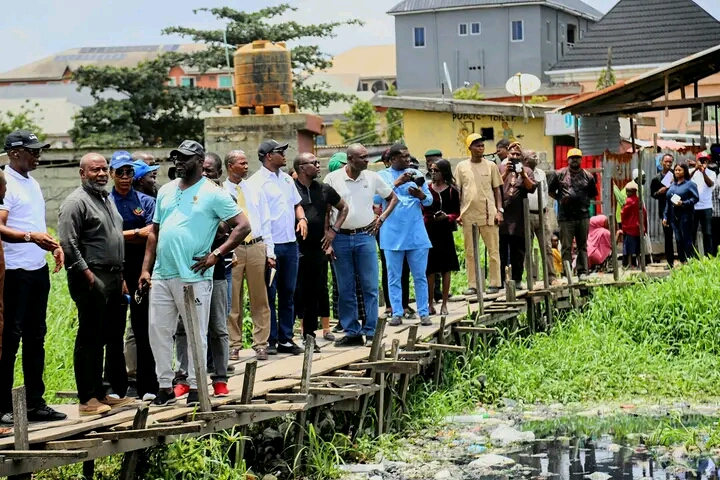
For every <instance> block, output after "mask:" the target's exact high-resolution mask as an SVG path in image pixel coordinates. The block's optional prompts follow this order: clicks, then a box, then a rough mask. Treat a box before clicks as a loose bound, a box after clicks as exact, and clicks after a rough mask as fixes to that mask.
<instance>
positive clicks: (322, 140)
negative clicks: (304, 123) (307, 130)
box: [315, 135, 327, 146]
mask: <svg viewBox="0 0 720 480" xmlns="http://www.w3.org/2000/svg"><path fill="white" fill-rule="evenodd" d="M315 145H318V146H322V145H327V139H326V138H325V135H317V136H316V137H315Z"/></svg>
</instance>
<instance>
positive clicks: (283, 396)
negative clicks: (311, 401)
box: [265, 393, 308, 403]
mask: <svg viewBox="0 0 720 480" xmlns="http://www.w3.org/2000/svg"><path fill="white" fill-rule="evenodd" d="M265 400H267V401H268V402H282V401H288V402H295V403H303V402H307V401H308V394H307V393H268V394H267V395H265Z"/></svg>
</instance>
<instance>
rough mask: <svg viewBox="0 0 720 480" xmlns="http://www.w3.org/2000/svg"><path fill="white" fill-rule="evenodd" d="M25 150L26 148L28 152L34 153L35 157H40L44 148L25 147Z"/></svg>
mask: <svg viewBox="0 0 720 480" xmlns="http://www.w3.org/2000/svg"><path fill="white" fill-rule="evenodd" d="M23 150H25V151H26V152H27V153H29V154H30V155H32V156H33V157H39V156H40V154H42V148H26V147H23Z"/></svg>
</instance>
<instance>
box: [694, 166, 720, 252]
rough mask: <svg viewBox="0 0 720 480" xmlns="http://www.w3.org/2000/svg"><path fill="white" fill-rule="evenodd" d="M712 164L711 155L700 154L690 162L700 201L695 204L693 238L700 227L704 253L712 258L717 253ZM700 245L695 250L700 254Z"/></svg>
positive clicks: (714, 178) (714, 176)
mask: <svg viewBox="0 0 720 480" xmlns="http://www.w3.org/2000/svg"><path fill="white" fill-rule="evenodd" d="M709 163H710V154H709V153H707V152H700V153H698V154H697V156H696V157H695V159H694V160H693V159H690V160H689V161H688V167H690V178H691V179H692V181H693V182H694V183H695V185H697V188H698V194H699V195H700V200H699V201H698V202H697V203H696V204H695V224H694V225H693V230H692V231H693V238H694V237H695V235H697V230H698V227H700V228H701V230H702V236H703V252H704V253H705V255H706V256H710V255H711V254H714V253H716V252H714V251H713V247H712V244H713V243H712V191H713V187H714V186H715V180H716V177H717V176H716V175H715V172H713V171H712V170H710V169H709V168H707V166H708V164H709ZM698 247H699V245H697V244H696V245H695V249H696V250H697V251H698V252H699V251H700V249H699V248H698Z"/></svg>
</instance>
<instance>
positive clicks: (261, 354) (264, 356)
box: [255, 348, 268, 360]
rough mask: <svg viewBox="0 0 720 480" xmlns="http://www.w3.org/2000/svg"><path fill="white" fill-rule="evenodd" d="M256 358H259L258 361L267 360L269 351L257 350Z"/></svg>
mask: <svg viewBox="0 0 720 480" xmlns="http://www.w3.org/2000/svg"><path fill="white" fill-rule="evenodd" d="M255 358H257V359H258V360H267V359H268V353H267V350H265V349H264V348H258V349H257V350H255Z"/></svg>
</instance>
